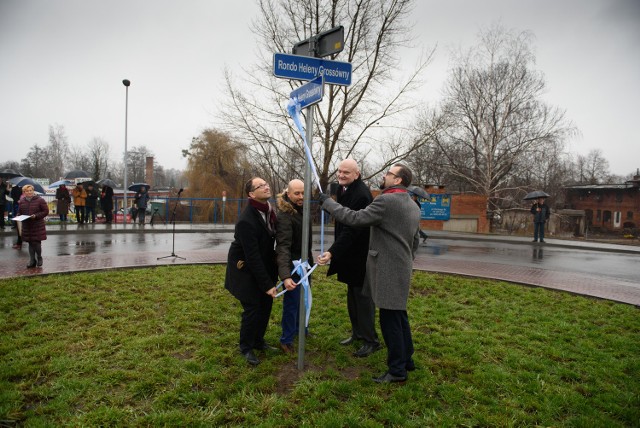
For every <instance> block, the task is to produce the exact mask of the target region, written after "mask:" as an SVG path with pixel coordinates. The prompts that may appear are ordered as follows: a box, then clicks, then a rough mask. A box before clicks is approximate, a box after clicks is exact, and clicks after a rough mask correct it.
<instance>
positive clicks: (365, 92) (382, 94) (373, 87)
mask: <svg viewBox="0 0 640 428" xmlns="http://www.w3.org/2000/svg"><path fill="white" fill-rule="evenodd" d="M258 3H259V6H260V12H261V15H260V17H259V18H258V20H257V21H256V22H255V24H254V25H253V30H254V32H255V34H256V35H257V37H258V39H259V44H260V52H261V53H262V57H261V59H260V60H259V63H258V64H256V65H255V67H254V68H252V69H250V70H245V73H244V76H243V77H244V78H243V79H242V83H243V88H242V89H241V88H240V87H239V86H236V84H235V82H234V80H233V78H232V76H231V73H229V72H227V76H226V78H227V91H228V99H227V101H226V105H225V108H223V109H222V111H223V113H222V114H223V122H224V125H225V129H226V130H228V132H229V133H232V134H233V135H237V136H238V137H239V139H241V140H242V141H246V142H248V143H249V144H248V147H249V148H250V153H249V154H250V155H252V161H253V162H254V163H256V165H258V166H259V167H261V168H262V170H263V171H265V173H267V174H270V175H271V176H272V177H273V179H274V180H280V181H282V183H280V184H284V177H286V176H287V175H288V174H289V173H290V171H291V170H297V171H298V175H300V169H301V165H304V162H305V160H304V151H303V147H302V143H301V139H300V137H299V136H298V132H297V131H296V130H295V128H294V127H293V123H292V121H291V120H290V119H289V116H288V114H287V112H286V108H285V105H286V101H287V100H288V98H289V93H290V91H291V90H292V89H293V88H294V87H296V86H298V82H293V81H288V80H281V79H277V78H275V77H273V74H272V69H273V68H272V67H273V65H272V54H273V53H274V52H289V51H290V50H291V48H292V46H293V45H294V44H295V43H297V42H298V41H301V40H305V39H307V38H309V37H310V36H312V35H315V34H318V33H320V32H322V31H324V30H327V29H330V28H333V27H336V26H338V25H343V26H344V27H345V47H344V51H343V52H342V53H340V54H339V58H334V57H332V58H331V59H339V60H341V61H348V62H350V63H351V64H352V66H353V73H352V76H353V78H352V84H351V86H349V87H345V86H335V85H325V96H324V99H323V101H322V103H320V104H319V107H318V108H316V109H315V111H316V116H315V118H314V123H315V124H316V125H315V127H314V145H313V157H314V162H315V163H316V167H317V170H318V173H319V176H320V181H321V184H322V186H323V188H326V185H327V183H328V181H329V178H330V177H331V176H332V175H333V174H334V172H335V167H336V164H337V161H339V160H341V159H343V158H346V157H354V158H357V159H359V160H363V159H365V158H367V159H368V161H369V163H370V164H371V165H373V164H374V163H373V162H372V157H373V156H376V157H378V158H380V160H379V161H377V162H376V165H377V167H373V168H372V169H371V171H370V173H371V174H376V173H377V172H379V171H381V170H382V169H384V168H385V167H386V166H388V164H390V163H393V162H397V161H398V160H400V159H404V158H406V157H408V156H409V155H411V153H412V152H413V151H414V150H415V149H416V148H417V147H419V145H420V144H422V142H423V140H418V139H415V138H409V136H408V135H405V134H406V133H407V130H406V129H403V128H401V126H402V124H403V123H404V122H405V120H404V119H406V118H407V117H408V116H409V114H410V112H411V111H412V108H413V107H414V104H413V103H412V102H411V100H410V99H409V97H408V94H409V92H411V91H412V90H413V89H415V88H416V86H417V85H418V84H419V83H420V82H419V77H420V75H421V73H422V72H423V71H424V70H425V68H426V66H427V64H428V63H429V60H430V58H431V54H428V55H425V56H424V57H423V58H422V59H421V60H419V61H418V63H417V65H416V67H415V69H414V70H412V71H410V72H409V73H404V70H400V69H399V61H398V55H399V52H400V49H401V48H403V47H408V46H409V45H410V42H411V39H410V34H411V31H410V30H411V25H410V24H409V22H408V18H409V14H410V12H411V10H412V5H413V0H345V1H341V2H337V1H335V0H313V1H305V2H300V1H297V0H282V1H275V0H258ZM402 74H405V75H406V77H404V78H401V77H400V76H401V75H402ZM380 125H383V126H386V127H387V129H390V130H393V131H394V132H395V134H396V137H395V138H394V139H391V138H386V139H385V144H384V145H382V144H381V143H380V140H379V138H380V136H381V135H380ZM399 130H400V131H403V132H400V133H399V132H398V131H399ZM398 134H400V135H398ZM318 141H319V142H320V144H317V142H318ZM383 146H384V147H385V148H387V149H388V150H387V151H386V152H385V153H384V154H383V153H382V149H381V147H383ZM374 148H375V149H374ZM383 156H384V157H383ZM383 160H384V162H382V161H383ZM265 178H268V177H265ZM365 178H366V177H365ZM272 183H274V184H276V181H272Z"/></svg>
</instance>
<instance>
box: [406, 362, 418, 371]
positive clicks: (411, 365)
mask: <svg viewBox="0 0 640 428" xmlns="http://www.w3.org/2000/svg"><path fill="white" fill-rule="evenodd" d="M404 368H405V369H406V370H407V371H408V372H412V371H415V370H416V364H415V363H414V362H413V361H411V362H409V363H407V365H406V366H405V367H404Z"/></svg>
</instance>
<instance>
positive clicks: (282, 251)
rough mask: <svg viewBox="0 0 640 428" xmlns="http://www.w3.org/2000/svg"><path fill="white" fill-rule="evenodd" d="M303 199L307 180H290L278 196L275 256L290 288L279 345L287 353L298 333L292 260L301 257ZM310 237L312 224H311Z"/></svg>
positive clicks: (310, 260)
mask: <svg viewBox="0 0 640 428" xmlns="http://www.w3.org/2000/svg"><path fill="white" fill-rule="evenodd" d="M303 201H304V182H303V181H302V180H297V179H296V180H291V181H290V182H289V184H288V185H287V188H286V189H285V191H284V192H282V195H280V197H279V198H278V225H277V231H276V257H277V262H278V276H280V279H281V280H282V281H283V282H284V286H285V288H286V289H287V290H288V291H287V292H286V293H285V294H284V297H283V300H282V323H281V324H282V336H281V337H280V348H282V350H283V351H284V352H285V353H286V354H291V353H293V339H294V338H295V336H296V334H297V333H298V328H299V323H298V321H299V319H300V317H299V311H300V293H301V291H300V289H301V288H302V287H296V283H297V282H298V281H300V275H298V274H293V275H292V274H291V271H292V270H293V262H294V261H296V260H301V257H302V205H303ZM309 238H311V225H310V224H309ZM307 254H308V259H307V262H308V263H309V265H313V257H312V256H311V239H309V247H308V249H307Z"/></svg>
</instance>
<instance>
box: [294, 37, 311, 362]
mask: <svg viewBox="0 0 640 428" xmlns="http://www.w3.org/2000/svg"><path fill="white" fill-rule="evenodd" d="M314 52H315V43H314V42H311V43H309V55H310V56H313V55H314ZM314 112H315V105H310V106H309V107H307V120H306V122H307V123H306V129H305V135H306V136H307V145H308V146H309V154H310V155H311V153H313V152H312V151H311V147H312V146H313V145H312V141H313V113H314ZM310 155H309V156H310ZM310 162H313V159H307V162H305V163H304V199H303V200H302V251H301V252H300V256H301V257H300V258H301V260H300V261H301V262H302V263H305V262H306V261H307V260H309V239H310V238H311V237H310V236H309V226H310V225H311V213H310V210H311V165H310ZM309 284H311V278H309ZM301 286H302V284H300V285H298V287H301ZM309 288H311V287H309ZM309 292H311V290H309ZM304 295H305V293H304V289H302V290H300V304H299V305H298V306H299V308H300V310H299V311H298V370H304V350H305V346H306V342H307V328H306V327H307V326H306V320H307V307H306V305H305V300H304V297H305V296H304Z"/></svg>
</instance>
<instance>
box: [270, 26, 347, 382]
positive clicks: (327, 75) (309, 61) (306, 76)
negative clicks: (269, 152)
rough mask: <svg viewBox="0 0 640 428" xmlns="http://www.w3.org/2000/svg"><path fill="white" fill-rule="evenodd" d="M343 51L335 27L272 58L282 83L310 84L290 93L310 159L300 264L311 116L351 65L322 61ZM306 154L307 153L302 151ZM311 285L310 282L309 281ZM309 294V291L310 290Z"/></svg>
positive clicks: (305, 254)
mask: <svg viewBox="0 0 640 428" xmlns="http://www.w3.org/2000/svg"><path fill="white" fill-rule="evenodd" d="M343 48H344V28H343V27H342V26H338V27H335V28H332V29H330V30H328V31H325V32H323V33H319V34H316V35H315V36H312V37H310V38H308V39H307V40H303V41H301V42H298V43H296V45H295V46H294V47H293V53H294V55H287V54H282V53H274V54H273V75H274V76H276V77H281V78H284V79H294V80H308V81H310V82H309V83H307V84H305V85H303V86H302V87H300V88H298V89H296V90H295V91H293V92H292V93H291V98H292V99H297V102H298V108H304V109H305V110H306V114H307V117H306V130H305V132H304V133H305V135H306V144H307V146H308V153H309V158H308V159H307V162H305V168H304V199H303V202H302V251H301V256H302V257H301V263H303V264H304V263H306V262H307V261H308V260H309V256H310V254H309V242H310V241H309V240H310V239H311V234H310V233H309V228H310V227H311V192H312V186H311V182H312V181H313V178H312V176H311V174H312V169H311V162H313V159H312V158H311V153H312V151H311V148H312V141H313V116H314V113H315V104H316V103H318V102H320V101H321V100H322V92H323V85H324V84H325V83H328V84H330V85H342V86H349V85H351V71H352V67H351V63H348V62H339V61H332V60H323V59H321V58H322V57H325V56H329V55H334V54H337V53H339V52H340V51H342V49H343ZM305 151H307V150H305ZM318 185H320V183H318ZM308 281H310V279H309V280H308ZM298 287H302V288H303V289H302V290H300V300H299V302H300V304H299V306H300V309H299V311H298V370H304V348H305V342H306V332H307V329H306V320H307V313H306V312H307V308H306V306H305V292H304V286H303V285H302V284H298ZM309 293H311V290H310V289H309Z"/></svg>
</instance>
